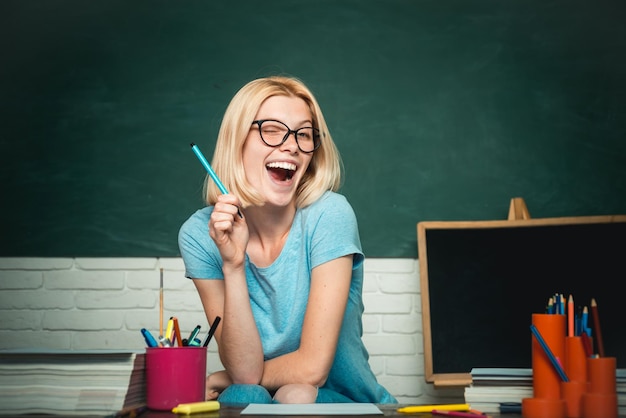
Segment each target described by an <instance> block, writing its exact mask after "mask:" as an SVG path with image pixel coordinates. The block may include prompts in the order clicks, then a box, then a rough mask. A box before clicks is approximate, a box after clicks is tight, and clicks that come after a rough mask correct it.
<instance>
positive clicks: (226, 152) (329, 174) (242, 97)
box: [203, 76, 343, 208]
mask: <svg viewBox="0 0 626 418" xmlns="http://www.w3.org/2000/svg"><path fill="white" fill-rule="evenodd" d="M272 96H289V97H299V98H301V99H302V100H304V101H305V102H306V104H307V105H308V107H309V110H310V111H311V116H312V121H313V126H314V127H316V128H317V129H319V131H320V138H321V145H320V146H319V148H317V149H316V150H315V151H314V152H313V156H312V158H311V163H310V164H309V167H308V169H307V171H306V173H305V174H304V176H303V177H302V180H301V181H300V184H299V185H298V190H297V194H296V206H297V207H299V208H301V207H305V206H307V205H310V204H311V203H313V202H315V201H316V200H317V199H319V198H320V196H321V195H322V194H323V193H324V192H326V191H327V190H332V191H337V190H338V189H339V187H340V186H341V182H342V169H343V166H342V161H341V156H340V155H339V151H338V149H337V146H336V145H335V143H334V142H333V139H332V137H331V136H330V133H329V132H328V127H327V126H326V121H325V120H324V115H323V114H322V110H321V109H320V106H319V104H318V103H317V100H316V99H315V97H314V96H313V93H311V91H310V90H309V89H308V88H307V87H306V86H305V85H304V83H303V82H302V81H300V80H299V79H297V78H294V77H286V76H271V77H265V78H259V79H256V80H253V81H251V82H249V83H248V84H246V85H245V86H243V87H242V88H241V89H240V90H239V91H238V92H237V93H236V94H235V96H233V98H232V100H231V101H230V103H229V105H228V107H227V108H226V112H225V113H224V117H223V119H222V125H221V126H220V130H219V133H218V136H217V143H216V145H215V152H214V153H213V160H212V162H211V166H212V167H213V170H215V173H216V174H217V176H218V177H219V178H220V179H221V180H222V183H224V186H225V187H226V189H227V190H228V191H229V192H230V193H234V194H236V195H237V196H238V197H239V199H240V200H241V203H242V206H243V207H244V208H245V207H247V206H262V205H263V204H264V203H265V201H264V198H263V196H262V194H261V193H260V192H259V191H258V190H256V189H255V188H254V187H252V185H250V183H249V182H248V181H247V180H246V175H245V172H244V168H243V146H244V143H245V141H246V138H247V136H248V133H249V132H250V129H251V127H252V122H253V121H254V119H255V117H256V115H257V112H258V111H259V108H260V107H261V105H262V104H263V102H264V101H265V100H267V99H268V98H269V97H272ZM260 140H261V139H260V138H259V141H260ZM203 193H204V197H205V201H206V203H207V204H208V205H210V206H211V205H214V204H215V203H216V202H217V197H218V195H219V194H220V191H219V189H218V188H217V186H216V185H215V183H214V182H213V181H212V180H211V178H210V177H209V176H207V177H206V179H205V181H204V191H203Z"/></svg>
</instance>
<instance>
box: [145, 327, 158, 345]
mask: <svg viewBox="0 0 626 418" xmlns="http://www.w3.org/2000/svg"><path fill="white" fill-rule="evenodd" d="M141 333H142V334H143V338H144V339H145V340H146V344H148V347H158V346H159V343H158V342H157V340H155V339H154V337H153V336H152V334H150V331H148V330H147V329H145V328H141Z"/></svg>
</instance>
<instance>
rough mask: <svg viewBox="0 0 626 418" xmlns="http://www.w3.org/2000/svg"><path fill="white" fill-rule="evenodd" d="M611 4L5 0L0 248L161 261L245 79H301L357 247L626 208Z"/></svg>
mask: <svg viewBox="0 0 626 418" xmlns="http://www.w3.org/2000/svg"><path fill="white" fill-rule="evenodd" d="M624 22H626V3H625V2H623V1H622V0H597V1H588V0H584V1H583V0H556V1H553V0H511V1H502V0H472V1H467V0H316V1H300V0H283V1H272V0H269V1H264V2H258V1H252V0H239V1H236V2H230V1H205V0H186V1H184V2H173V1H165V0H149V1H148V0H137V1H121V0H93V1H84V0H53V1H50V0H3V1H2V2H0V45H1V49H0V50H1V51H2V64H1V65H0V173H1V176H2V177H1V178H2V181H1V182H0V196H1V199H2V212H1V213H2V216H1V217H0V236H1V239H0V256H177V255H178V246H177V242H176V238H177V232H178V228H179V226H180V225H181V223H182V222H183V221H184V220H185V219H186V218H187V217H188V216H189V215H190V214H191V213H192V212H193V211H195V210H196V209H197V208H199V207H201V206H202V204H203V202H202V199H201V185H202V180H203V178H204V172H203V171H202V167H201V166H200V165H199V164H198V163H197V161H196V160H195V157H194V155H193V154H192V153H191V151H190V148H189V143H190V142H195V143H197V144H198V145H199V146H200V147H201V149H202V150H203V151H204V153H205V154H207V155H209V156H210V155H211V154H212V152H213V147H214V141H215V136H216V133H217V130H218V128H219V124H220V120H221V116H222V114H223V111H224V109H225V108H226V105H227V103H228V101H229V100H230V98H231V97H232V95H233V94H234V93H235V91H236V90H237V89H239V88H240V87H241V86H242V85H243V84H245V83H246V82H247V81H249V80H251V79H253V78H256V77H259V76H265V75H270V74H277V73H287V74H292V75H296V76H298V77H300V78H302V79H303V80H304V81H305V82H306V83H307V84H308V85H309V86H310V87H311V89H312V90H313V91H314V92H315V93H316V95H317V97H318V99H319V101H320V103H321V105H322V108H323V109H324V111H325V115H326V117H327V120H328V123H329V125H330V129H331V132H332V134H333V136H334V138H335V140H336V142H337V144H338V147H339V149H340V151H341V152H342V155H343V156H344V165H345V172H346V180H345V183H344V186H343V188H342V192H343V193H344V194H345V195H346V196H347V197H348V199H349V200H350V202H351V203H352V205H353V206H354V209H355V211H356V213H357V216H358V219H359V222H360V228H361V239H362V243H363V248H364V251H365V254H366V256H367V257H402V258H415V257H417V242H416V241H417V240H416V234H415V224H416V222H419V221H425V220H486V219H505V218H506V215H507V210H508V204H509V201H510V199H511V198H512V197H516V196H521V197H523V198H524V199H525V201H526V203H527V204H528V207H529V209H530V212H531V215H532V216H533V217H552V216H588V215H604V214H613V213H626V112H625V108H624V103H626V77H624V74H626V25H624Z"/></svg>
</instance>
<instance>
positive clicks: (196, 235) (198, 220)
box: [178, 207, 224, 279]
mask: <svg viewBox="0 0 626 418" xmlns="http://www.w3.org/2000/svg"><path fill="white" fill-rule="evenodd" d="M212 211H213V210H212V207H206V208H204V209H200V210H198V211H196V212H195V213H194V214H193V215H191V216H190V217H189V219H187V220H186V221H185V222H184V223H183V225H182V226H181V227H180V230H179V231H178V248H179V250H180V254H181V256H182V258H183V262H184V264H185V277H188V278H194V279H223V278H224V274H223V273H222V258H221V257H220V255H219V251H218V249H217V246H216V245H215V243H214V242H213V240H212V239H211V237H210V236H209V218H210V216H211V212H212Z"/></svg>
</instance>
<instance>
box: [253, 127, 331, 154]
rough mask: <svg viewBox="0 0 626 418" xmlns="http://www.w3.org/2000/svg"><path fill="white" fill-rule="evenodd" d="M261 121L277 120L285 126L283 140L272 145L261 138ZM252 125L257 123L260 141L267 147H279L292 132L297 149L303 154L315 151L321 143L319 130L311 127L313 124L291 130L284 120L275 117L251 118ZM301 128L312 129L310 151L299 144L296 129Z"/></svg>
mask: <svg viewBox="0 0 626 418" xmlns="http://www.w3.org/2000/svg"><path fill="white" fill-rule="evenodd" d="M263 122H277V123H280V124H281V125H283V126H284V127H285V128H287V133H286V134H285V136H284V137H283V140H282V141H280V143H278V144H276V145H272V144H268V143H267V141H265V139H264V138H263V133H262V131H261V125H262V124H263ZM252 125H257V126H258V127H259V136H260V137H261V141H263V143H264V144H265V145H267V146H268V147H272V148H276V147H280V146H281V145H282V144H284V143H285V141H286V140H287V139H288V138H289V135H291V134H293V137H294V138H295V140H296V144H297V145H298V149H299V150H300V151H302V152H304V153H305V154H311V153H313V152H315V150H316V149H318V148H319V147H320V145H322V140H321V138H320V130H319V129H317V128H315V127H313V126H303V127H302V128H298V129H296V130H292V129H291V128H290V127H289V126H287V125H286V124H285V123H284V122H281V121H279V120H276V119H257V120H253V121H252ZM301 129H312V130H313V149H312V150H311V151H305V150H303V149H302V147H301V146H300V141H298V131H300V130H301Z"/></svg>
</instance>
